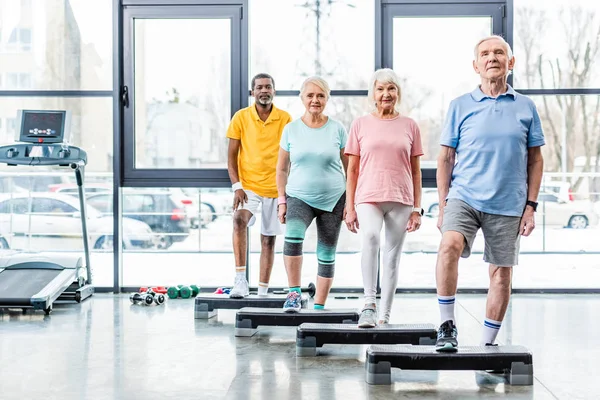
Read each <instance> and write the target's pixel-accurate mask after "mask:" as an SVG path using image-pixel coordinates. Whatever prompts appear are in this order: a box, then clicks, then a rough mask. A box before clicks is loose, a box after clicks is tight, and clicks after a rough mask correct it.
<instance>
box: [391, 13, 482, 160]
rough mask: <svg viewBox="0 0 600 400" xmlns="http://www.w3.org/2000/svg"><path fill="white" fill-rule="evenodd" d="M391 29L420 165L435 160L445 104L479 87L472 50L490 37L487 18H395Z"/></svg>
mask: <svg viewBox="0 0 600 400" xmlns="http://www.w3.org/2000/svg"><path fill="white" fill-rule="evenodd" d="M393 29H394V31H393V35H394V37H393V43H394V55H393V65H394V70H395V71H396V73H398V75H399V76H400V78H401V80H402V110H403V112H404V113H405V114H406V115H409V116H410V117H412V118H413V119H414V120H415V121H416V122H417V123H418V124H419V127H420V129H421V138H422V141H423V150H424V153H425V155H424V156H423V158H422V160H423V161H425V162H427V161H435V159H436V157H437V154H438V150H439V143H438V139H439V137H440V133H441V131H442V126H443V123H444V119H445V117H446V111H447V109H448V105H449V104H450V101H451V100H452V99H454V98H455V97H458V96H460V95H462V94H464V93H467V92H470V91H471V90H473V89H474V88H475V87H476V86H477V85H478V83H479V76H478V75H477V74H476V73H475V71H473V66H472V61H473V52H474V50H473V49H474V46H475V44H476V43H477V41H478V40H479V39H481V38H482V37H485V36H488V35H490V34H491V32H492V18H491V17H452V18H405V17H402V18H394V24H393ZM415 38H419V39H418V40H415ZM427 49H429V50H431V51H427ZM423 166H428V165H427V163H424V165H423Z"/></svg>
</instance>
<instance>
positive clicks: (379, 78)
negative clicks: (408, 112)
mask: <svg viewBox="0 0 600 400" xmlns="http://www.w3.org/2000/svg"><path fill="white" fill-rule="evenodd" d="M377 82H379V83H391V84H392V85H394V86H396V89H398V101H397V102H396V104H395V105H394V108H395V109H396V111H400V101H401V100H402V88H401V87H400V78H398V75H397V74H396V73H395V72H394V71H393V70H392V69H390V68H381V69H378V70H377V71H375V72H373V75H371V80H370V81H369V92H368V94H367V103H368V108H369V111H370V112H371V111H375V110H377V104H376V103H375V84H376V83H377Z"/></svg>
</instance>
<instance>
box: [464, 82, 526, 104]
mask: <svg viewBox="0 0 600 400" xmlns="http://www.w3.org/2000/svg"><path fill="white" fill-rule="evenodd" d="M507 86H508V90H507V91H506V93H503V94H501V95H500V96H498V97H502V96H510V97H512V99H513V100H514V99H515V95H516V92H515V89H513V88H512V86H510V85H507ZM471 97H472V98H473V100H475V101H481V100H483V99H489V98H490V96H488V95H486V94H485V93H483V92H482V91H481V88H480V87H479V86H477V87H476V88H475V90H473V91H472V92H471Z"/></svg>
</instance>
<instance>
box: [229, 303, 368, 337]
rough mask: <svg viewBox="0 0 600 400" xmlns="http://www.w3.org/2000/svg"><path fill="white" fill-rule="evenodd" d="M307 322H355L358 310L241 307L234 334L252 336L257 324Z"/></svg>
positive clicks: (277, 324)
mask: <svg viewBox="0 0 600 400" xmlns="http://www.w3.org/2000/svg"><path fill="white" fill-rule="evenodd" d="M282 307H283V306H282ZM307 322H314V323H323V324H357V323H358V312H357V311H356V310H355V309H324V310H314V309H302V310H300V311H299V312H294V313H288V312H285V311H283V308H251V307H248V308H242V309H240V310H238V312H237V313H236V317H235V336H241V337H249V336H252V335H254V334H255V333H256V332H257V331H258V327H259V326H298V325H301V324H304V323H307Z"/></svg>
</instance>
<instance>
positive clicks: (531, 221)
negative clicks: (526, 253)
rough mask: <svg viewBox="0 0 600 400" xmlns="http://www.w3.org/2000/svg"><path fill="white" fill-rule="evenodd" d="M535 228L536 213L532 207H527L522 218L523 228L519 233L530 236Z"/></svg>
mask: <svg viewBox="0 0 600 400" xmlns="http://www.w3.org/2000/svg"><path fill="white" fill-rule="evenodd" d="M534 228H535V212H534V211H533V208H531V207H530V206H527V207H525V211H524V212H523V216H522V217H521V226H520V227H519V233H520V234H521V235H523V236H529V235H530V234H531V232H532V231H533V229H534Z"/></svg>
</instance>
